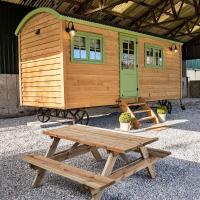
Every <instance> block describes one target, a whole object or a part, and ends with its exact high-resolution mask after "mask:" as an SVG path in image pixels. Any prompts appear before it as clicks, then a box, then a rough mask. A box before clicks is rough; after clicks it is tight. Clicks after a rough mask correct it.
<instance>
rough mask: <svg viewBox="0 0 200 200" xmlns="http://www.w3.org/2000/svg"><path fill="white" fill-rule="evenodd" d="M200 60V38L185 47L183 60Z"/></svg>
mask: <svg viewBox="0 0 200 200" xmlns="http://www.w3.org/2000/svg"><path fill="white" fill-rule="evenodd" d="M190 59H200V37H198V38H195V39H193V40H191V41H190V42H187V43H185V44H184V45H183V60H190Z"/></svg>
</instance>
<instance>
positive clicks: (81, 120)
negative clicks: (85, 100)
mask: <svg viewBox="0 0 200 200" xmlns="http://www.w3.org/2000/svg"><path fill="white" fill-rule="evenodd" d="M70 113H71V114H72V115H73V118H74V121H75V123H76V124H84V125H88V123H89V115H88V113H87V111H85V110H83V109H76V110H74V111H71V112H70Z"/></svg>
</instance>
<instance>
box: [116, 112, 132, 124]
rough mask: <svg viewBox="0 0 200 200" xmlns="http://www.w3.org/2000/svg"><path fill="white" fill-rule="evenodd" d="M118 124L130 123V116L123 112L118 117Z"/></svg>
mask: <svg viewBox="0 0 200 200" xmlns="http://www.w3.org/2000/svg"><path fill="white" fill-rule="evenodd" d="M119 122H120V123H130V122H131V114H130V113H129V112H124V113H122V114H121V115H120V116H119Z"/></svg>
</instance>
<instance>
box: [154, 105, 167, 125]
mask: <svg viewBox="0 0 200 200" xmlns="http://www.w3.org/2000/svg"><path fill="white" fill-rule="evenodd" d="M156 112H157V115H158V118H159V120H160V122H165V121H166V118H167V107H166V106H163V105H162V106H158V107H157V109H156Z"/></svg>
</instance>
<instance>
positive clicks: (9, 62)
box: [0, 1, 31, 74]
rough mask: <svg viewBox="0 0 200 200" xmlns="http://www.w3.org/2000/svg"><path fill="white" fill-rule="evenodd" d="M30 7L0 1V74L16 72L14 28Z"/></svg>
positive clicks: (16, 55) (16, 58)
mask: <svg viewBox="0 0 200 200" xmlns="http://www.w3.org/2000/svg"><path fill="white" fill-rule="evenodd" d="M29 11H31V9H30V8H28V7H24V6H19V5H16V4H10V3H5V2H1V1H0V74H17V73H18V45H17V37H16V36H15V35H14V32H15V29H16V27H17V25H18V24H19V22H20V21H21V20H22V18H23V17H24V16H25V15H26V14H27V13H28V12H29Z"/></svg>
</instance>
